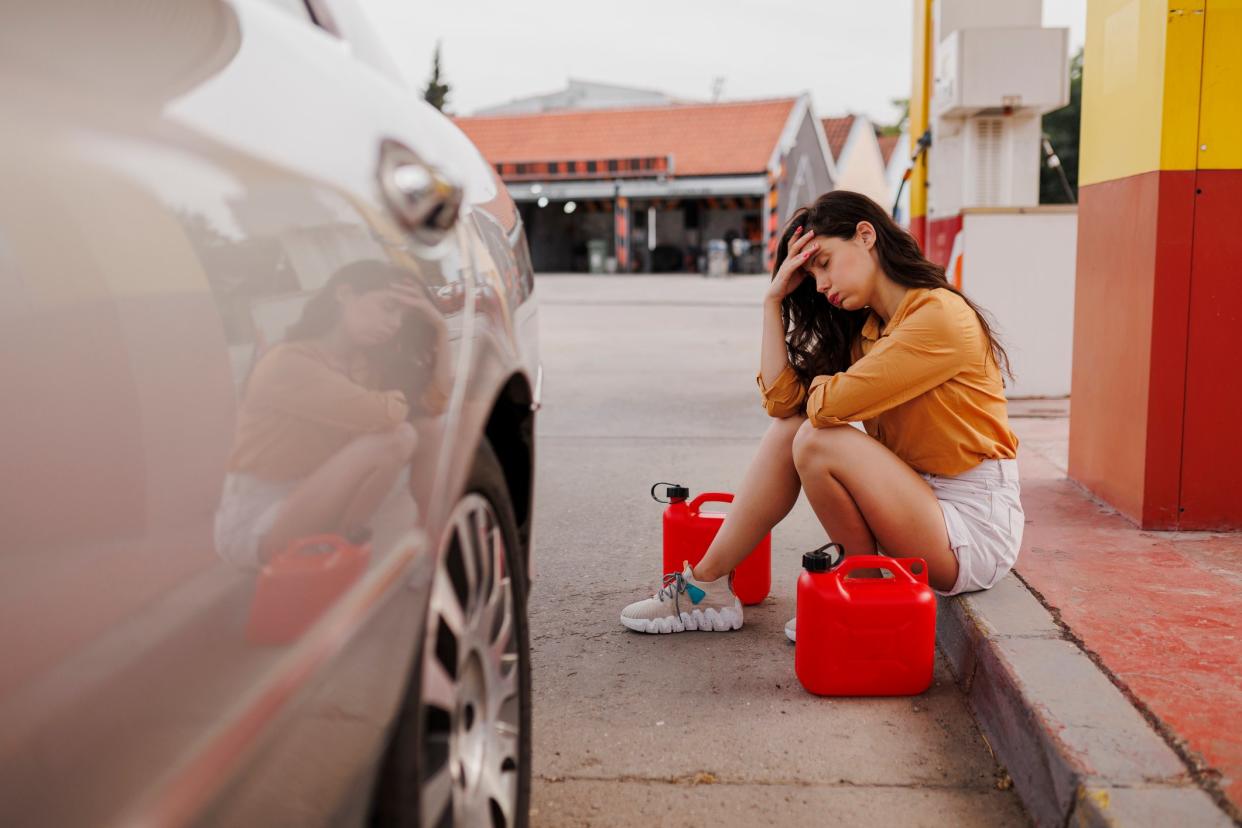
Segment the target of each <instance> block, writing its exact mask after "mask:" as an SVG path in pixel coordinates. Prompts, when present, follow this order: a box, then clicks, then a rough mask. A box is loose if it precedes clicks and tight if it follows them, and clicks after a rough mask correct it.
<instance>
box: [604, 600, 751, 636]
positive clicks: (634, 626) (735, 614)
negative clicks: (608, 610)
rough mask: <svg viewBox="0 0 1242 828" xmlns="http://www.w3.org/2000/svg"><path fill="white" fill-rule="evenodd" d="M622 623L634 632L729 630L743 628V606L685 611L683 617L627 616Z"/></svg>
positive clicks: (662, 632) (654, 633)
mask: <svg viewBox="0 0 1242 828" xmlns="http://www.w3.org/2000/svg"><path fill="white" fill-rule="evenodd" d="M621 623H622V625H624V626H625V627H626V628H627V629H631V630H633V631H634V632H640V633H651V634H652V635H666V634H668V633H679V632H687V631H692V630H697V631H698V632H729V631H730V630H740V629H741V628H742V609H741V607H725V608H724V609H721V610H717V609H715V608H711V609H706V610H699V609H696V610H694V611H693V612H683V613H682V614H681V617H680V618H678V617H675V616H672V615H666V616H664V617H663V618H626V617H625V616H624V615H623V616H621Z"/></svg>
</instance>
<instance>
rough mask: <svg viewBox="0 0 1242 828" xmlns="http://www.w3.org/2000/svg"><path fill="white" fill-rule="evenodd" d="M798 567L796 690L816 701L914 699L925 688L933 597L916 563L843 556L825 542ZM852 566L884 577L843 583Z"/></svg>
mask: <svg viewBox="0 0 1242 828" xmlns="http://www.w3.org/2000/svg"><path fill="white" fill-rule="evenodd" d="M834 550H835V552H836V554H835V555H834V554H833V552H834ZM802 567H803V572H802V574H801V575H799V576H798V609H797V619H798V622H797V638H796V642H795V644H794V672H796V673H797V674H798V681H800V682H802V686H803V687H805V688H806V689H807V690H809V691H810V692H812V693H815V694H816V695H820V696H914V695H918V694H919V693H922V692H923V691H925V690H926V689H927V688H928V687H930V686H931V680H932V667H933V665H934V664H935V659H936V596H935V595H934V594H933V593H932V590H931V587H930V586H928V584H927V563H926V562H925V561H924V560H923V559H922V558H889V557H885V556H883V555H855V556H853V557H849V558H847V557H845V549H844V548H843V547H842V546H841V545H840V544H836V543H830V544H827V545H826V546H822V547H820V548H819V549H816V550H815V551H814V552H808V553H807V554H805V555H803V556H802ZM859 569H878V570H881V571H882V572H883V573H887V576H886V577H880V578H857V577H855V578H851V577H850V575H851V574H852V573H854V572H856V571H858V570H859Z"/></svg>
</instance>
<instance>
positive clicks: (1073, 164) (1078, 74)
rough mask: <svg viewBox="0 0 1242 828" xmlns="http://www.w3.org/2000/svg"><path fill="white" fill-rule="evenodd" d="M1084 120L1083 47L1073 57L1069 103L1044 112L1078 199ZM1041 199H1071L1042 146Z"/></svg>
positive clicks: (1049, 201)
mask: <svg viewBox="0 0 1242 828" xmlns="http://www.w3.org/2000/svg"><path fill="white" fill-rule="evenodd" d="M1081 123H1082V50H1081V49H1079V50H1078V54H1076V55H1074V56H1073V57H1072V58H1070V100H1069V104H1068V105H1066V106H1063V107H1061V108H1060V109H1058V110H1056V111H1055V112H1049V113H1048V114H1047V115H1045V116H1044V122H1043V129H1044V135H1046V136H1048V141H1049V142H1050V143H1051V144H1052V149H1053V151H1054V152H1055V153H1056V154H1057V157H1058V158H1060V159H1061V167H1062V169H1064V170H1065V177H1066V178H1067V179H1069V185H1070V189H1072V190H1073V191H1074V199H1073V200H1075V201H1076V200H1077V199H1078V136H1079V132H1080V129H1081ZM1039 161H1040V164H1039V202H1040V204H1066V203H1068V202H1069V201H1070V198H1069V196H1068V195H1067V194H1066V192H1065V185H1064V184H1063V183H1062V181H1061V175H1060V173H1058V172H1057V171H1056V170H1055V169H1053V168H1051V167H1049V166H1048V163H1047V158H1045V157H1044V149H1043V147H1042V146H1041V147H1040V149H1039Z"/></svg>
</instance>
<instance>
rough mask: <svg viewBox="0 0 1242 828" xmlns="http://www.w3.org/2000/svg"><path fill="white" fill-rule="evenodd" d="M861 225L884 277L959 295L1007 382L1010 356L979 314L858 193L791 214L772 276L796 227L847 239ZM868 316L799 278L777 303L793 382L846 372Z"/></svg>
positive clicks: (829, 197)
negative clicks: (870, 233)
mask: <svg viewBox="0 0 1242 828" xmlns="http://www.w3.org/2000/svg"><path fill="white" fill-rule="evenodd" d="M861 221H865V222H869V223H870V224H871V226H872V227H874V228H875V252H876V256H877V258H878V259H879V262H880V268H881V269H882V270H883V271H884V275H885V276H887V277H888V278H890V279H892V280H893V281H894V282H896V283H897V284H899V285H902V286H904V287H910V288H944V289H945V290H949V291H952V292H953V293H955V294H957V295H958V296H961V297H962V300H963V301H964V302H965V303H966V304H967V305H969V306H970V309H971V310H973V311H974V312H975V315H976V316H978V317H979V324H980V325H981V326H982V327H983V333H984V335H985V336H986V337H987V340H988V345H989V347H990V348H991V351H992V356H993V358H994V359H995V360H996V364H997V366H998V367H1000V369H1001V370H1002V371H1003V372H1004V373H1005V374H1007V375H1008V376H1009V377H1010V378H1011V379H1012V378H1013V373H1012V371H1010V368H1009V355H1008V354H1007V353H1005V348H1004V346H1003V345H1001V342H1000V340H999V339H998V338H997V336H996V334H995V333H994V332H993V330H992V325H991V324H990V323H989V321H988V318H987V314H986V313H985V312H984V310H983V309H982V308H980V307H979V306H978V305H976V304H975V303H974V302H972V301H970V299H969V298H967V297H966V296H965V294H963V293H962V292H961V291H960V290H958V289H957V288H955V287H953V285H951V284H949V281H948V279H946V278H945V275H944V268H943V267H941V266H940V265H938V264H936V263H935V262H932V261H929V260H928V259H927V258H926V257H925V256H924V255H923V252H922V251H921V250H919V245H918V242H916V241H915V240H914V237H913V236H911V235H910V234H909V233H907V232H906V231H905V230H903V229H902V228H901V227H899V226H898V225H897V223H896V222H894V221H893V220H892V218H890V217H889V215H888V213H886V212H885V211H884V208H882V207H881V206H880V205H878V204H876V203H875V202H874V201H872V200H871V199H869V198H867V197H866V196H865V195H862V194H861V193H853V192H849V191H848V190H833V191H832V192H829V193H824V194H823V195H821V196H820V197H819V198H817V199H816V200H815V203H814V204H812V205H811V206H810V207H800V208H799V209H797V210H796V211H794V214H793V215H792V216H791V217H790V219H789V222H788V223H787V224H786V225H785V230H784V232H782V233H781V238H780V242H779V244H778V245H777V248H776V260H775V262H774V263H773V265H772V278H776V273H777V271H779V270H780V267H781V263H782V262H784V261H785V257H786V256H788V255H789V242H790V239H791V238H792V236H793V234H794V230H796V229H797V228H798V227H801V228H803V231H804V232H805V231H806V230H807V229H811V230H814V231H815V235H816V236H833V237H835V238H839V239H852V238H854V234H855V233H856V232H857V230H858V223H859V222H861ZM870 314H871V311H869V310H867V309H866V308H860V309H858V310H853V311H850V310H845V309H844V308H838V307H836V306H835V305H833V304H832V303H830V302H829V301H828V299H827V298H826V297H825V296H824V295H823V294H822V293H820V292H819V291H817V290H816V289H815V280H814V279H812V278H807V279H804V280H803V281H802V283H801V284H800V285H798V287H796V288H795V289H794V290H793V291H792V292H791V293H790V294H789V295H788V296H786V297H785V299H784V300H783V301H782V302H781V317H782V319H783V320H784V322H785V330H786V335H785V344H786V348H787V349H788V352H789V364H790V365H791V366H792V367H793V369H794V373H795V374H797V375H798V379H799V380H801V381H802V382H803V383H804V384H809V383H810V382H811V380H812V379H813V378H814V377H816V376H819V375H821V374H835V373H837V372H838V371H844V370H845V369H847V368H849V366H850V350H851V348H852V346H853V344H854V341H855V340H856V339H857V338H858V335H859V333H860V332H861V331H862V327H863V324H864V323H865V322H866V321H867V317H868V316H870Z"/></svg>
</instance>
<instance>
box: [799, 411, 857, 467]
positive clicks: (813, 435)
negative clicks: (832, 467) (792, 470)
mask: <svg viewBox="0 0 1242 828" xmlns="http://www.w3.org/2000/svg"><path fill="white" fill-rule="evenodd" d="M850 430H851V429H849V428H847V427H832V428H816V427H815V426H813V425H811V421H810V420H806V421H805V422H803V424H802V426H801V427H800V428H799V429H798V433H797V434H795V435H794V440H793V457H794V465H795V466H797V467H798V469H800V470H801V469H806V468H811V467H815V468H819V467H821V466H825V465H828V464H830V463H831V461H832V458H833V456H834V455H835V454H836V453H837V447H838V445H839V444H840V443H841V442H842V438H846V439H848V437H849V436H850V435H847V434H844V433H843V432H846V431H850Z"/></svg>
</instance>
